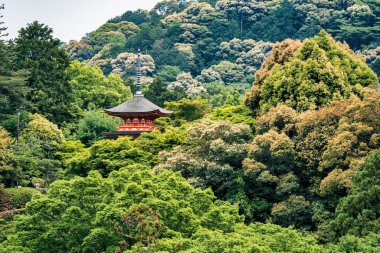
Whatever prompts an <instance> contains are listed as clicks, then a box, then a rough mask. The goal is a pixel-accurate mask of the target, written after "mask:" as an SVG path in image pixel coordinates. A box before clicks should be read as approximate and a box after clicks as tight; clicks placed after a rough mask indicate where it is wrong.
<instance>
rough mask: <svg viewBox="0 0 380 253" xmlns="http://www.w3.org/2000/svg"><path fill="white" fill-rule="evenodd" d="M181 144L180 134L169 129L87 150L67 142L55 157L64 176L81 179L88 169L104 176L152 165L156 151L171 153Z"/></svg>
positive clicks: (181, 133)
mask: <svg viewBox="0 0 380 253" xmlns="http://www.w3.org/2000/svg"><path fill="white" fill-rule="evenodd" d="M183 141H184V131H183V130H182V129H180V128H170V127H169V128H167V129H166V131H165V132H164V133H160V132H158V131H154V132H152V133H146V134H142V135H141V136H140V137H139V138H137V139H136V140H134V141H132V140H131V139H130V138H129V137H123V138H118V139H117V140H100V141H96V142H95V143H94V144H93V145H92V146H90V147H88V148H84V145H83V144H82V143H81V142H80V141H68V142H64V143H63V144H62V145H61V147H60V149H59V151H58V153H57V155H58V156H59V157H60V158H61V159H62V160H63V164H64V167H65V168H66V172H65V173H66V175H67V176H71V175H80V176H84V175H87V174H88V172H89V171H91V170H97V171H99V172H100V173H101V174H102V175H104V176H106V175H108V174H109V173H110V172H112V171H114V170H118V169H120V168H122V167H125V166H128V165H133V164H143V165H146V166H153V165H155V164H157V163H158V161H159V159H160V157H159V155H158V154H159V152H160V151H162V150H171V149H172V148H173V147H174V146H175V145H178V144H181V143H182V142H183Z"/></svg>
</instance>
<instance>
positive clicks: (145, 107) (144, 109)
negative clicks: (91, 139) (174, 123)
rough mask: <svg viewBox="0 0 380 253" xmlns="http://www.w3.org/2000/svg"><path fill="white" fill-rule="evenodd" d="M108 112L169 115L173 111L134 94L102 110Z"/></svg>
mask: <svg viewBox="0 0 380 253" xmlns="http://www.w3.org/2000/svg"><path fill="white" fill-rule="evenodd" d="M104 111H105V112H107V113H110V114H123V113H159V114H163V115H167V116H169V115H171V114H172V113H173V112H172V111H168V110H165V109H162V108H161V107H159V106H157V105H155V104H153V103H152V102H150V101H149V100H148V99H146V98H144V96H134V97H133V98H132V99H131V100H128V101H127V102H125V103H122V104H120V105H118V106H116V107H113V108H110V109H105V110H104Z"/></svg>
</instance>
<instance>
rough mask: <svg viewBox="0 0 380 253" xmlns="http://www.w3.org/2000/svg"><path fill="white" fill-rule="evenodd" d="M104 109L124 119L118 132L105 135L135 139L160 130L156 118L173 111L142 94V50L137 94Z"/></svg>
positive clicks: (138, 60) (138, 67)
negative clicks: (155, 121) (155, 122)
mask: <svg viewBox="0 0 380 253" xmlns="http://www.w3.org/2000/svg"><path fill="white" fill-rule="evenodd" d="M104 111H105V113H107V114H108V115H111V116H116V117H120V118H122V119H123V124H121V125H118V126H117V131H116V132H108V133H105V135H104V136H105V137H106V138H109V139H117V138H118V137H119V136H131V137H133V138H134V139H135V138H137V137H138V136H139V135H140V134H141V133H146V132H152V131H154V130H160V127H159V126H157V125H155V124H154V120H155V119H157V118H160V117H168V116H170V115H171V114H172V113H173V112H172V111H168V110H165V109H162V108H161V107H159V106H157V105H155V104H154V103H152V102H151V101H149V100H148V99H146V98H145V97H144V94H142V92H141V60H140V50H139V54H138V58H137V81H136V94H135V95H134V96H133V98H132V99H131V100H128V101H127V102H125V103H122V104H120V105H118V106H116V107H113V108H110V109H105V110H104Z"/></svg>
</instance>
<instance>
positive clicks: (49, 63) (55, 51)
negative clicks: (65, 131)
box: [11, 22, 78, 124]
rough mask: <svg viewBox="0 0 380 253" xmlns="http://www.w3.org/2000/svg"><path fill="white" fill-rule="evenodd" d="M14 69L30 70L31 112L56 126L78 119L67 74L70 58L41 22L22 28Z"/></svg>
mask: <svg viewBox="0 0 380 253" xmlns="http://www.w3.org/2000/svg"><path fill="white" fill-rule="evenodd" d="M12 56H13V57H12V62H11V64H12V67H13V68H14V70H22V69H25V70H28V72H29V77H28V79H27V87H28V88H29V89H31V92H30V93H29V94H28V96H27V99H28V100H29V101H30V102H31V103H30V105H29V107H28V109H29V110H30V111H32V112H38V113H41V114H43V115H44V116H46V117H47V118H49V119H50V120H52V121H53V122H55V123H59V124H62V123H63V122H65V121H66V122H70V121H73V120H74V119H76V117H77V114H78V108H77V107H76V106H75V104H73V103H72V102H73V100H72V96H71V93H72V87H71V86H70V85H69V84H68V77H67V75H66V74H65V70H66V68H67V67H68V66H69V59H68V56H67V54H66V52H65V50H64V49H62V48H60V42H59V41H58V40H57V39H54V38H53V36H52V30H51V29H50V28H49V27H47V26H45V25H43V24H40V23H38V22H33V23H31V24H29V25H28V26H27V27H26V28H22V29H21V30H20V32H19V36H18V37H17V38H16V39H15V40H14V45H12Z"/></svg>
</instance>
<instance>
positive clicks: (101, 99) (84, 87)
mask: <svg viewBox="0 0 380 253" xmlns="http://www.w3.org/2000/svg"><path fill="white" fill-rule="evenodd" d="M67 75H68V76H69V78H70V81H69V84H70V86H71V87H72V95H71V96H72V97H73V98H74V99H75V103H76V104H77V105H78V106H79V107H80V108H81V109H83V110H95V109H99V108H102V109H105V108H110V107H113V106H116V105H118V104H121V103H123V102H125V101H127V100H128V99H129V98H130V97H131V96H132V94H131V90H130V88H129V87H127V86H125V85H124V82H123V80H122V79H121V78H120V76H118V75H115V74H110V75H109V76H108V77H106V76H104V75H103V72H102V71H101V69H100V68H99V67H97V66H94V67H91V66H88V65H84V64H82V63H80V62H79V61H73V62H72V63H71V64H70V66H69V67H68V69H67Z"/></svg>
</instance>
